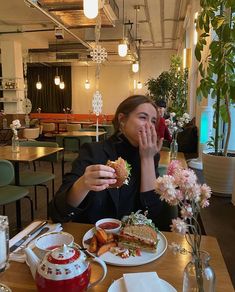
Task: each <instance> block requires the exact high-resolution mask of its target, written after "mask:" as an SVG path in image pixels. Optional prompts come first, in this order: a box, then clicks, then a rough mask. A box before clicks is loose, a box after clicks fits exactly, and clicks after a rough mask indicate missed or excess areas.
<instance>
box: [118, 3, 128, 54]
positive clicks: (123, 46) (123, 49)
mask: <svg viewBox="0 0 235 292" xmlns="http://www.w3.org/2000/svg"><path fill="white" fill-rule="evenodd" d="M124 17H125V14H124V0H123V1H122V40H121V41H120V43H119V45H118V55H119V56H120V57H126V55H127V50H128V46H127V40H126V39H125V24H124Z"/></svg>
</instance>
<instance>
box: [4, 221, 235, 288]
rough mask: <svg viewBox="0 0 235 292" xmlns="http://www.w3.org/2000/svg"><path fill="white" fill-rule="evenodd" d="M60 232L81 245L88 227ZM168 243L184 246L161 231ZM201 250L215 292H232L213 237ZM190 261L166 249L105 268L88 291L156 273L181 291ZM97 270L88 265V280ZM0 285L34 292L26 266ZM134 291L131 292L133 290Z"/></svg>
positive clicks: (15, 269)
mask: <svg viewBox="0 0 235 292" xmlns="http://www.w3.org/2000/svg"><path fill="white" fill-rule="evenodd" d="M63 227H64V231H67V232H69V233H71V234H73V236H74V238H75V241H76V242H77V243H79V244H81V240H82V237H83V235H84V234H85V232H86V231H87V230H89V229H90V228H91V227H92V225H88V224H80V223H66V224H63ZM164 235H165V236H166V238H167V240H168V243H171V242H173V241H174V242H177V243H180V244H182V245H183V246H184V247H187V243H186V241H185V239H184V237H183V236H180V235H178V234H175V233H171V232H164ZM202 249H204V250H206V251H208V252H209V253H210V255H211V260H210V265H211V267H212V268H213V269H214V271H215V274H216V291H218V292H221V291H226V292H233V291H234V289H233V286H232V282H231V279H230V277H229V274H228V271H227V268H226V266H225V263H224V260H223V257H222V254H221V251H220V248H219V245H218V242H217V240H216V239H215V238H214V237H210V236H203V237H202ZM189 260H190V256H189V255H181V254H177V255H174V254H173V253H172V251H170V250H169V249H167V250H166V252H165V253H164V254H163V255H162V256H161V257H160V258H158V259H156V260H155V261H153V262H151V263H148V264H145V265H142V266H136V267H118V266H111V265H108V273H107V276H106V278H105V279H104V281H103V282H102V283H100V284H98V285H97V286H96V287H94V288H93V289H90V290H89V291H95V292H105V291H107V289H108V287H109V286H110V285H111V284H112V282H113V281H114V280H117V279H119V278H120V277H122V275H123V273H135V272H150V271H156V272H157V273H158V275H159V277H160V278H162V279H164V280H166V281H168V282H169V283H170V284H171V285H173V286H174V287H175V288H176V289H177V291H179V292H180V291H182V281H183V270H184V268H185V266H186V264H187V263H188V261H189ZM99 272H100V270H99V267H97V266H96V265H92V280H93V279H94V278H96V277H98V274H99ZM0 282H3V283H5V284H6V285H8V286H9V287H10V288H12V290H13V291H14V292H32V291H36V287H35V284H34V280H33V278H32V276H31V274H30V271H29V268H28V267H27V265H26V264H22V263H16V262H11V263H10V268H9V269H8V270H6V271H5V272H4V273H2V274H0ZM133 292H134V291H133Z"/></svg>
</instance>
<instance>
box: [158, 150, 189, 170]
mask: <svg viewBox="0 0 235 292" xmlns="http://www.w3.org/2000/svg"><path fill="white" fill-rule="evenodd" d="M176 159H177V160H179V161H180V162H181V163H182V166H183V167H184V168H188V165H187V162H186V160H185V157H184V153H183V152H178V153H177V158H176ZM170 162H171V159H170V152H169V151H160V161H159V164H161V165H169V163H170Z"/></svg>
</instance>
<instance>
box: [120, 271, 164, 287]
mask: <svg viewBox="0 0 235 292" xmlns="http://www.w3.org/2000/svg"><path fill="white" fill-rule="evenodd" d="M123 279H124V283H125V287H126V291H127V292H133V291H135V292H143V291H144V292H155V291H157V292H166V291H165V289H164V287H162V284H161V279H160V278H159V277H158V275H157V273H156V272H146V273H128V274H123Z"/></svg>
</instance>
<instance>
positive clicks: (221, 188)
mask: <svg viewBox="0 0 235 292" xmlns="http://www.w3.org/2000/svg"><path fill="white" fill-rule="evenodd" d="M201 7H202V10H201V13H200V15H199V16H198V19H197V28H198V29H199V30H201V31H202V33H201V34H200V35H199V39H198V43H197V45H196V49H195V56H196V58H197V60H198V61H199V71H200V74H201V77H202V78H201V81H200V85H199V87H198V89H197V95H198V96H199V97H200V98H201V97H208V96H211V98H212V99H214V100H215V102H214V106H213V108H214V121H213V127H214V129H215V131H214V137H213V138H212V140H211V141H212V142H213V144H214V151H213V152H211V153H210V154H209V155H208V154H205V153H203V173H204V177H205V180H206V182H207V183H208V184H209V185H210V186H211V188H212V190H213V191H214V192H218V193H225V194H231V193H232V184H233V180H234V175H235V174H234V172H235V157H234V158H232V159H231V156H233V155H232V153H228V144H229V139H230V132H231V113H230V107H231V105H232V104H234V103H235V74H234V73H235V71H234V68H235V62H234V55H235V17H234V12H235V3H234V1H231V0H203V1H201ZM210 32H211V33H210ZM208 45H209V50H208V54H207V56H204V57H202V55H204V54H202V52H203V50H204V49H205V47H207V46H208ZM204 52H205V51H204ZM204 52H203V53H204ZM221 120H222V121H223V123H225V124H226V125H227V131H226V132H225V133H223V134H224V139H223V140H224V141H223V142H224V144H223V145H224V146H223V149H220V148H219V139H220V137H221V132H222V130H221V129H220V126H221ZM218 159H219V161H218ZM212 161H213V162H212ZM214 163H215V164H214ZM218 165H219V167H218ZM227 167H230V168H229V169H227ZM211 168H212V169H211ZM216 170H218V177H216ZM221 173H223V175H221ZM225 177H227V178H228V181H226V180H225V179H224V178H225Z"/></svg>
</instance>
